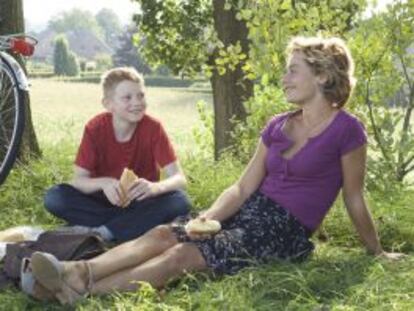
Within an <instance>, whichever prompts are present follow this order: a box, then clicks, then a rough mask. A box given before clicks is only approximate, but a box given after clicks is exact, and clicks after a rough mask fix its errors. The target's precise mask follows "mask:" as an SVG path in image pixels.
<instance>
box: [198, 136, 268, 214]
mask: <svg viewBox="0 0 414 311" xmlns="http://www.w3.org/2000/svg"><path fill="white" fill-rule="evenodd" d="M266 155H267V147H266V146H265V145H264V144H263V142H262V140H261V139H260V141H259V144H258V146H257V149H256V152H255V154H254V156H253V157H252V159H251V160H250V162H249V164H248V165H247V167H246V168H245V170H244V172H243V174H242V175H241V177H240V179H239V180H238V181H237V182H236V183H235V184H233V185H232V186H230V187H229V188H227V189H226V190H224V191H223V193H222V194H221V195H220V196H219V197H218V198H217V200H216V201H215V202H214V203H213V205H212V206H211V207H210V208H209V209H208V210H207V211H205V212H204V213H203V214H202V215H201V217H204V218H206V219H215V220H218V221H223V220H225V219H227V218H228V217H230V216H232V215H233V214H235V213H236V212H237V211H238V210H239V208H240V207H241V205H242V204H243V202H244V201H246V199H247V198H248V197H249V196H250V195H251V194H252V193H253V192H254V191H255V190H256V189H257V188H258V187H259V186H260V184H261V182H262V180H263V178H264V177H265V174H266V167H265V161H266Z"/></svg>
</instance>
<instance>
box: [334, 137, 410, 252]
mask: <svg viewBox="0 0 414 311" xmlns="http://www.w3.org/2000/svg"><path fill="white" fill-rule="evenodd" d="M366 155H367V147H366V145H364V146H362V147H360V148H357V149H355V150H353V151H351V152H349V153H347V154H345V155H344V156H342V159H341V162H342V172H343V189H342V194H343V197H344V201H345V205H346V208H347V210H348V214H349V216H350V217H351V220H352V222H353V224H354V226H355V228H356V230H357V231H358V234H359V236H360V237H361V239H362V241H363V243H364V244H365V247H366V249H367V251H368V252H369V253H370V254H373V255H376V256H378V255H381V256H384V257H388V258H391V259H396V258H398V257H400V256H401V255H402V254H398V253H386V252H384V250H383V249H382V246H381V243H380V241H379V238H378V234H377V231H376V229H375V225H374V222H373V220H372V217H371V214H370V212H369V210H368V207H367V205H366V203H365V199H364V195H363V188H364V177H365V163H366Z"/></svg>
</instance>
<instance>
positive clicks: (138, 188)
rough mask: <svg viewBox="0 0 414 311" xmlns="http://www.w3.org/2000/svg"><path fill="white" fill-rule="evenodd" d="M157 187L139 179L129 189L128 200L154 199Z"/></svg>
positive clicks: (143, 179) (157, 190)
mask: <svg viewBox="0 0 414 311" xmlns="http://www.w3.org/2000/svg"><path fill="white" fill-rule="evenodd" d="M158 192H159V187H158V184H157V183H155V182H151V181H148V180H146V179H145V178H140V179H138V180H137V181H135V182H134V184H133V185H132V187H131V188H130V189H129V192H128V197H129V198H130V200H137V201H142V200H144V199H147V198H150V197H154V196H156V195H157V194H158Z"/></svg>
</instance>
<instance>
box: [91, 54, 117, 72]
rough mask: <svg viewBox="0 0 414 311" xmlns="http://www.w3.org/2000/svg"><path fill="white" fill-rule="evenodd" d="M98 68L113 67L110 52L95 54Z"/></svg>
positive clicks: (99, 69)
mask: <svg viewBox="0 0 414 311" xmlns="http://www.w3.org/2000/svg"><path fill="white" fill-rule="evenodd" d="M95 63H96V70H98V71H105V70H108V69H110V68H112V67H113V63H112V57H111V56H110V55H108V54H98V55H96V56H95Z"/></svg>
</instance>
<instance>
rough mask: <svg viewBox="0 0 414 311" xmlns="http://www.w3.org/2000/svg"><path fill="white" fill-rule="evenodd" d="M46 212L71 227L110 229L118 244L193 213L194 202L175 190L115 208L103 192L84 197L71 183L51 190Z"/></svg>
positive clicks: (47, 199)
mask: <svg viewBox="0 0 414 311" xmlns="http://www.w3.org/2000/svg"><path fill="white" fill-rule="evenodd" d="M44 204H45V207H46V209H47V210H48V211H49V212H50V213H52V214H53V215H55V216H56V217H59V218H62V219H64V220H66V221H67V222H68V224H69V225H81V226H88V227H98V226H101V225H104V226H106V227H107V228H108V229H109V231H111V233H112V234H113V236H114V237H115V240H117V241H127V240H131V239H133V238H136V237H138V236H140V235H142V234H144V233H145V232H147V231H148V230H150V229H151V228H153V227H155V226H157V225H159V224H163V223H167V222H170V221H172V220H173V219H174V218H175V217H177V216H180V215H185V214H187V213H188V212H189V208H190V202H189V200H188V198H187V196H186V194H185V193H184V192H183V191H173V192H168V193H165V194H162V195H160V196H157V197H153V198H149V199H146V200H144V201H133V202H132V203H131V204H130V205H129V206H128V207H127V208H121V207H119V206H114V205H112V204H111V203H110V202H109V201H108V199H107V198H106V197H105V195H104V193H103V192H102V191H100V192H96V193H93V194H84V193H82V192H80V191H79V190H77V189H76V188H74V187H72V186H71V185H68V184H60V185H56V186H54V187H52V188H50V189H49V190H48V191H47V192H46V194H45V198H44Z"/></svg>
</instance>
